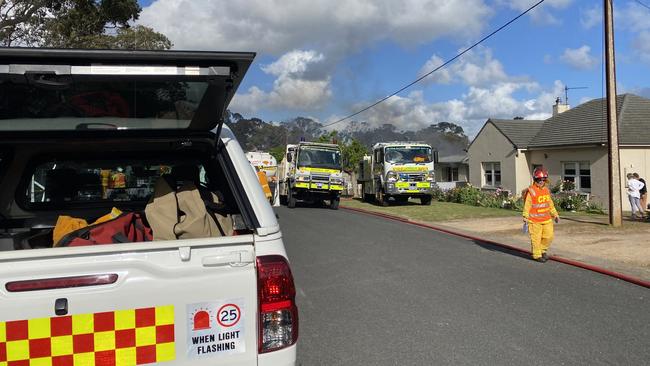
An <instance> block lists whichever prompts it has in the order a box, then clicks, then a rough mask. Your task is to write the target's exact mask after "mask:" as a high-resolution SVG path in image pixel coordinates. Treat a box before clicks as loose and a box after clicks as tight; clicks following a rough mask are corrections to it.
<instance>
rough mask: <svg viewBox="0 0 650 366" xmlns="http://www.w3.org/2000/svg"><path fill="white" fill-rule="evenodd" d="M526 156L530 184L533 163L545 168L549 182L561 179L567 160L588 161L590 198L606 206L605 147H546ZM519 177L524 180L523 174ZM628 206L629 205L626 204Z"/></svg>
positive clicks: (553, 182)
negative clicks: (563, 165)
mask: <svg viewBox="0 0 650 366" xmlns="http://www.w3.org/2000/svg"><path fill="white" fill-rule="evenodd" d="M526 155H527V156H528V162H527V163H528V169H529V171H528V172H527V173H526V175H527V179H528V183H527V184H530V182H531V178H530V171H531V170H532V166H533V164H541V165H543V166H544V167H545V168H546V169H547V170H548V174H549V179H550V180H551V184H555V182H557V181H559V180H561V179H562V163H563V162H568V161H588V162H589V166H590V169H591V193H590V196H591V199H593V200H594V201H596V202H599V203H601V204H602V205H603V207H605V208H606V207H607V203H608V201H609V190H608V175H607V148H605V147H591V148H574V149H548V150H535V151H529V152H527V153H526ZM520 179H521V180H522V182H523V180H524V177H523V175H522V176H521V177H520ZM628 207H629V205H628Z"/></svg>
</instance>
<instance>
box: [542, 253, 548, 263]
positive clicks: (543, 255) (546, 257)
mask: <svg viewBox="0 0 650 366" xmlns="http://www.w3.org/2000/svg"><path fill="white" fill-rule="evenodd" d="M542 258H543V259H544V262H546V261H547V260H548V254H546V252H544V253H542Z"/></svg>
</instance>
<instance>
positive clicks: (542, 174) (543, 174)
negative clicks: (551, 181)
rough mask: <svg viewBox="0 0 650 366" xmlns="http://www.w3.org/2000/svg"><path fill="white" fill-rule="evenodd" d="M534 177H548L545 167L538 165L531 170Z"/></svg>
mask: <svg viewBox="0 0 650 366" xmlns="http://www.w3.org/2000/svg"><path fill="white" fill-rule="evenodd" d="M533 178H534V179H548V172H547V171H546V169H544V168H542V167H539V168H537V169H535V171H534V172H533Z"/></svg>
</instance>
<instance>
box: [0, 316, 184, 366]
mask: <svg viewBox="0 0 650 366" xmlns="http://www.w3.org/2000/svg"><path fill="white" fill-rule="evenodd" d="M174 339H175V336H174V306H173V305H167V306H156V307H150V308H141V309H129V310H118V311H108V312H102V313H91V314H75V315H68V316H57V317H52V318H38V319H28V320H13V321H6V322H0V366H12V365H17V366H18V365H25V366H40V365H43V366H56V365H62V366H103V365H106V366H133V365H142V364H147V363H155V362H164V361H172V360H174V359H176V344H175V341H174Z"/></svg>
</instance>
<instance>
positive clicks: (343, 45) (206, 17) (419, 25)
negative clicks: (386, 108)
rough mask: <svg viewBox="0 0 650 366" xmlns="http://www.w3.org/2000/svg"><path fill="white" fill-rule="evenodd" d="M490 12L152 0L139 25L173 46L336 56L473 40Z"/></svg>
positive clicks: (432, 5)
mask: <svg viewBox="0 0 650 366" xmlns="http://www.w3.org/2000/svg"><path fill="white" fill-rule="evenodd" d="M492 14H493V11H492V10H491V9H490V7H489V6H488V5H486V4H485V2H484V0H462V1H439V0H405V1H393V0H380V1H373V0H357V1H347V0H313V1H300V0H286V1H283V2H277V1H268V0H249V1H228V0H156V1H154V2H153V3H152V4H151V5H150V6H147V7H145V8H144V9H143V11H142V13H141V14H140V18H139V20H138V23H141V24H144V25H148V26H151V27H153V28H154V29H156V30H157V31H159V32H162V33H164V34H165V35H167V36H168V37H169V38H170V39H171V40H172V42H173V43H174V47H175V48H177V49H203V50H206V49H207V50H231V51H256V52H262V53H267V54H273V55H281V54H284V53H286V52H289V51H290V50H293V49H302V48H317V49H320V50H322V51H323V52H326V53H327V54H328V55H337V57H340V56H341V55H344V54H347V53H350V52H358V51H359V50H360V49H362V48H364V47H366V46H368V45H370V44H372V43H374V42H378V41H385V40H388V41H394V42H398V43H399V44H400V45H407V46H412V45H417V44H421V43H427V42H431V41H433V40H435V39H438V38H440V37H456V38H459V39H465V38H467V37H470V38H473V37H476V36H477V35H478V34H479V33H480V32H481V31H482V30H483V27H484V26H485V25H486V24H487V23H488V21H489V19H490V16H491V15H492Z"/></svg>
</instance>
